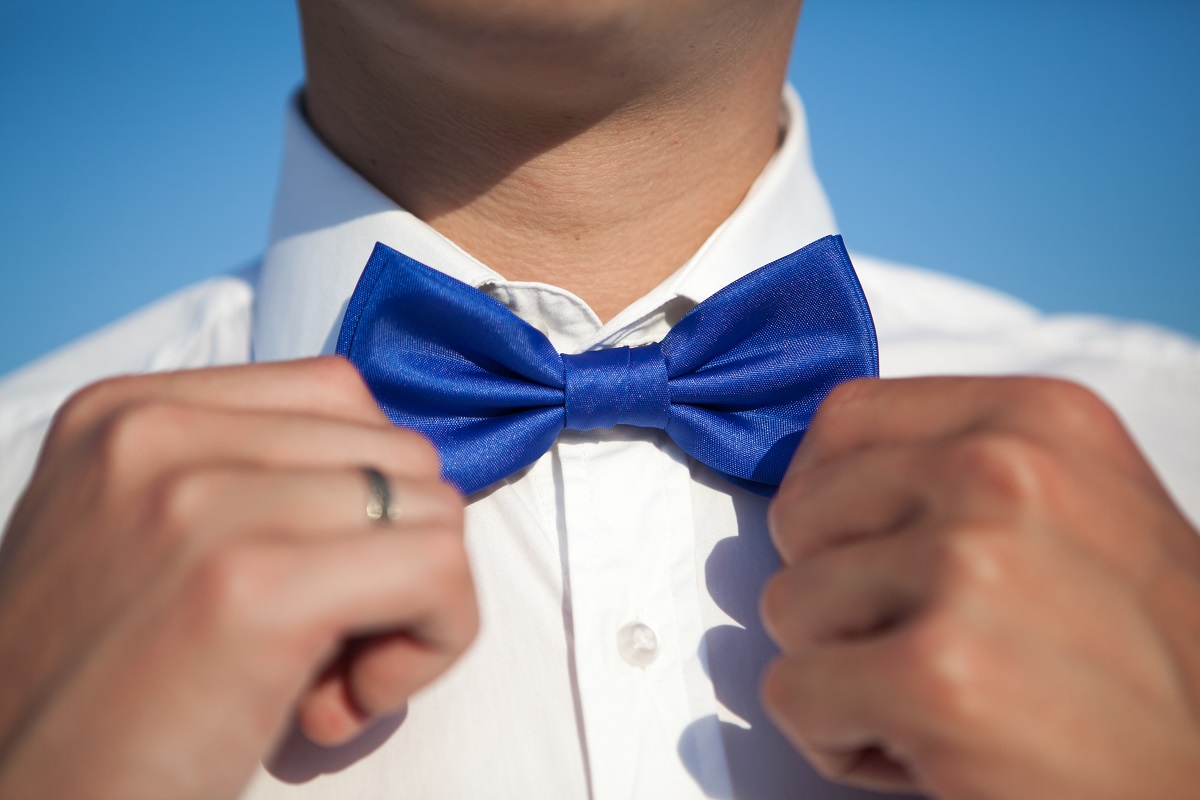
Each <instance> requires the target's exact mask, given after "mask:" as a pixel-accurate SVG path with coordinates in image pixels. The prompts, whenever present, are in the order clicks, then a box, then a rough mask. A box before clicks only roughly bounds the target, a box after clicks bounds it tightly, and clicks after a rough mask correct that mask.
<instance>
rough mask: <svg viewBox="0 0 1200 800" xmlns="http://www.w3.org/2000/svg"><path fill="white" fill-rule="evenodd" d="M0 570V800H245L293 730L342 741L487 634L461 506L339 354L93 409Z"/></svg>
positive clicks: (168, 377) (182, 384) (105, 388)
mask: <svg viewBox="0 0 1200 800" xmlns="http://www.w3.org/2000/svg"><path fill="white" fill-rule="evenodd" d="M361 464H373V465H376V466H377V468H378V469H380V470H381V471H383V472H384V473H385V474H387V475H388V476H390V482H391V485H392V486H393V488H394V491H395V492H396V493H397V495H398V497H399V501H400V503H401V504H402V508H403V516H402V517H401V519H400V520H399V521H397V522H394V523H390V524H389V525H388V526H386V527H378V526H373V525H372V524H371V523H370V522H369V520H368V519H367V516H366V512H365V509H366V504H367V499H368V492H367V489H366V484H365V481H364V479H363V477H362V475H361V474H360V473H359V470H358V467H359V465H361ZM0 570H2V571H0V652H3V653H5V654H8V655H6V656H5V657H4V659H3V660H2V661H0V679H2V680H3V684H4V686H5V691H4V692H3V693H0V797H88V798H91V797H105V798H109V797H111V798H143V797H144V798H166V797H170V798H187V797H196V798H220V797H230V798H232V797H236V796H238V794H239V793H240V791H241V789H242V787H243V786H244V785H245V783H246V781H247V780H248V779H249V777H250V775H251V774H252V772H253V770H254V768H255V766H256V764H257V763H258V762H259V760H260V759H261V758H262V757H263V756H264V755H265V754H267V753H268V752H269V751H270V750H271V749H272V747H273V745H274V743H275V742H276V741H278V740H279V738H280V737H281V736H282V734H283V733H284V730H285V728H286V726H287V724H288V722H289V720H290V719H291V718H292V716H293V715H294V716H295V717H296V720H297V722H298V724H299V725H300V727H301V729H302V730H303V731H304V732H305V733H306V734H307V735H308V736H309V737H310V738H311V739H313V740H315V741H317V742H323V743H336V742H340V741H343V740H345V739H347V738H349V737H351V736H353V735H354V734H355V733H356V732H358V731H359V730H360V729H361V728H362V727H363V726H364V725H365V724H366V722H367V721H368V720H369V719H370V718H371V717H372V716H375V715H379V714H383V713H387V712H390V711H394V710H396V709H398V708H400V707H401V706H403V704H404V702H405V700H407V698H408V697H409V696H411V695H412V693H413V692H415V691H416V690H417V689H418V688H420V687H421V686H423V685H425V684H426V683H428V682H429V681H430V680H432V679H433V678H434V677H436V676H437V675H438V674H440V673H441V672H442V671H443V670H445V668H446V667H447V666H449V664H450V663H451V661H453V659H454V658H455V657H456V656H458V655H459V654H460V653H462V652H463V650H465V648H466V647H467V645H468V644H469V643H470V641H471V640H472V638H473V637H474V635H475V631H476V629H477V627H478V614H477V611H476V608H475V596H474V591H473V588H472V583H471V577H470V570H469V567H468V565H467V560H466V555H465V552H464V550H463V542H462V499H461V498H460V497H459V496H458V494H457V493H456V492H455V491H454V490H453V489H451V488H449V487H448V486H446V485H445V484H443V483H442V482H441V480H440V478H439V465H438V459H437V456H436V454H435V453H434V451H433V448H432V447H431V446H430V445H429V444H428V443H427V442H426V441H425V440H424V439H422V438H421V437H420V436H418V435H416V434H414V433H411V432H409V431H404V430H399V429H396V428H394V427H392V425H391V424H390V423H389V422H388V421H387V419H386V418H385V417H384V416H383V414H382V413H381V412H380V411H379V409H378V407H377V406H376V405H375V402H374V400H373V399H372V398H371V396H370V393H369V392H368V391H367V389H366V388H365V386H364V385H363V384H362V381H361V380H360V379H359V377H358V374H357V373H356V372H355V370H354V368H353V367H352V366H350V364H349V363H348V362H346V361H343V360H341V359H337V358H323V359H315V360H311V361H297V362H290V363H284V364H272V365H256V366H250V367H232V368H222V369H211V370H198V371H193V372H178V373H168V374H163V375H153V376H146V377H135V378H117V379H113V380H110V381H105V382H102V383H100V384H96V385H94V386H91V387H89V388H87V389H85V390H83V391H82V392H81V393H79V394H78V395H76V396H75V397H74V398H72V399H71V400H70V401H68V402H67V404H66V405H65V406H64V407H63V409H62V410H61V411H60V412H59V414H58V417H57V418H56V420H55V422H54V425H53V426H52V428H51V430H50V434H49V438H48V439H47V441H46V445H45V448H44V451H43V454H42V457H41V461H40V463H39V465H38V468H37V471H36V473H35V475H34V478H33V481H32V483H31V485H30V486H29V488H28V490H27V492H26V494H25V496H24V498H23V499H22V501H21V503H20V505H19V507H18V508H17V510H16V512H15V514H14V517H13V520H12V522H11V525H10V527H9V529H8V532H7V536H6V539H5V542H4V550H3V561H2V565H0ZM16 654H19V656H17V655H16ZM64 763H69V764H70V765H71V769H68V770H64V769H63V768H62V765H63V764H64Z"/></svg>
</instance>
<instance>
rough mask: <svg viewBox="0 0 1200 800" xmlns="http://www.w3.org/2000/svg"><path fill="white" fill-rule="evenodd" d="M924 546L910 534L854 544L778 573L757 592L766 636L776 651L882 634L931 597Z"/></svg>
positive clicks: (923, 541) (928, 561)
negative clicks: (761, 590) (768, 636)
mask: <svg viewBox="0 0 1200 800" xmlns="http://www.w3.org/2000/svg"><path fill="white" fill-rule="evenodd" d="M927 540H928V537H924V536H922V535H921V534H920V533H919V532H916V531H906V532H904V533H899V534H896V535H894V536H889V537H886V538H883V539H868V540H859V541H857V542H854V543H851V544H847V545H845V546H842V547H838V548H836V549H833V550H827V551H823V552H821V553H819V554H817V555H815V556H813V557H812V558H809V559H807V560H804V561H801V562H800V563H798V564H796V565H794V566H791V567H786V568H784V569H782V570H780V571H779V572H778V573H776V574H775V575H774V576H773V577H772V578H771V580H770V581H769V582H768V583H767V585H766V588H765V589H764V591H763V596H762V604H761V605H762V618H763V625H764V627H765V628H766V630H767V633H768V634H769V635H770V636H771V638H772V639H773V640H774V641H775V643H776V644H777V645H778V646H779V649H780V650H782V651H783V652H784V653H795V652H798V651H801V650H803V649H805V648H810V647H814V646H819V645H821V644H824V643H828V642H830V641H834V640H849V639H862V638H867V637H871V636H881V635H886V634H887V633H888V632H890V631H892V630H893V629H895V628H896V627H897V626H899V625H903V624H904V622H905V620H907V619H909V618H910V617H911V616H912V615H913V614H915V613H918V612H919V610H920V609H921V608H922V607H923V606H924V605H925V603H926V602H927V600H928V596H929V594H930V592H931V591H932V587H933V585H934V582H933V581H932V580H931V579H930V575H929V573H930V570H931V565H932V564H933V563H935V562H934V560H933V559H931V558H930V557H929V556H928V553H927V551H928V547H927Z"/></svg>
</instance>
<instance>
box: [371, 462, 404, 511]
mask: <svg viewBox="0 0 1200 800" xmlns="http://www.w3.org/2000/svg"><path fill="white" fill-rule="evenodd" d="M361 471H362V474H363V477H364V478H365V479H366V481H367V519H369V520H370V521H371V522H372V523H374V524H375V525H386V524H388V523H389V522H395V521H396V520H398V519H400V514H401V508H400V504H399V503H398V502H396V498H395V496H394V495H393V494H392V486H391V484H390V483H389V482H388V479H387V477H386V476H385V475H384V474H383V473H382V472H380V471H379V470H377V469H375V468H374V467H362V468H361Z"/></svg>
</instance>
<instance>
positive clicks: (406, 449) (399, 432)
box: [393, 428, 442, 477]
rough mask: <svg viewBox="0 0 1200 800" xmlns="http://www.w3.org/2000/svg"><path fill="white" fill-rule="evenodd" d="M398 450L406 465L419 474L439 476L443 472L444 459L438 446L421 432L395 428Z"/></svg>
mask: <svg viewBox="0 0 1200 800" xmlns="http://www.w3.org/2000/svg"><path fill="white" fill-rule="evenodd" d="M393 431H394V433H393V435H394V436H395V437H396V441H397V443H398V446H397V452H398V453H399V454H400V455H399V457H400V458H401V459H402V460H403V461H404V465H405V467H406V468H407V469H408V470H409V471H411V472H415V473H416V474H419V475H428V476H431V477H433V476H437V475H440V474H441V472H442V459H441V457H440V456H439V455H438V451H437V448H436V447H434V446H433V444H432V443H431V442H430V441H429V440H428V439H426V438H425V437H424V436H422V435H421V434H419V433H417V432H416V431H413V430H409V429H407V428H394V429H393Z"/></svg>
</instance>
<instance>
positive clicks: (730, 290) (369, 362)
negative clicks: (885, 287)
mask: <svg viewBox="0 0 1200 800" xmlns="http://www.w3.org/2000/svg"><path fill="white" fill-rule="evenodd" d="M337 352H338V354H340V355H342V356H345V357H346V358H348V359H349V360H350V361H351V362H352V363H353V364H354V365H355V366H356V367H357V368H358V370H359V372H360V373H361V374H362V376H363V378H364V380H365V381H366V383H367V386H369V387H370V389H371V391H372V392H373V393H374V395H375V398H376V400H377V401H378V403H379V405H380V407H381V408H382V409H383V411H384V413H385V414H387V416H388V418H389V419H390V420H391V421H392V422H393V423H395V424H396V425H400V426H403V427H406V428H412V429H414V430H417V431H419V432H421V433H423V434H424V435H425V436H427V437H428V438H429V439H430V441H432V442H433V444H434V446H435V447H436V448H437V449H438V452H439V453H440V455H441V458H442V470H443V474H444V476H445V478H446V480H448V481H449V482H450V483H452V484H454V485H455V486H456V487H458V489H459V490H461V491H462V492H463V493H464V494H471V493H473V492H476V491H479V490H480V489H483V488H485V487H487V486H490V485H491V484H493V483H495V482H496V481H499V480H502V479H503V478H505V477H507V476H508V475H511V474H512V473H514V472H517V471H518V470H520V469H523V468H524V467H526V466H528V465H529V464H531V463H533V462H534V461H535V460H537V459H538V458H539V457H541V455H542V454H543V453H545V452H546V451H547V450H548V449H549V448H550V446H551V445H552V444H553V443H554V440H555V438H556V437H557V436H558V434H559V432H560V431H562V430H563V429H564V428H572V429H576V430H590V429H594V428H609V427H612V426H614V425H636V426H640V427H651V428H661V429H663V430H665V431H666V432H667V434H668V435H669V436H670V437H671V438H672V440H673V441H674V442H675V443H676V444H677V445H679V447H680V448H681V449H682V450H683V451H684V452H686V453H687V454H688V455H690V456H691V457H693V458H695V459H697V460H699V461H701V462H702V463H704V464H705V465H707V466H708V467H709V468H711V469H713V470H714V471H716V472H717V473H719V474H720V475H722V476H723V477H725V478H726V479H728V480H730V481H732V482H734V483H737V484H738V485H741V486H743V487H745V488H747V489H750V490H751V491H754V492H757V493H759V494H763V495H768V496H769V495H771V494H774V492H775V490H776V488H777V487H778V486H779V482H780V481H781V480H782V478H783V474H784V472H785V471H786V469H787V466H788V462H789V461H790V460H791V457H792V454H793V453H794V452H795V449H796V447H797V446H798V445H799V443H800V439H801V437H802V436H803V435H804V432H805V431H806V430H807V429H808V425H809V422H810V420H811V419H812V416H813V414H814V413H815V412H816V409H817V407H818V406H819V405H820V404H821V401H822V400H824V399H825V396H826V395H827V394H828V393H829V392H830V390H832V389H833V387H835V386H836V385H838V384H839V383H842V382H843V381H847V380H851V379H854V378H863V377H878V375H879V356H878V346H877V343H876V339H875V327H874V325H873V324H872V321H871V314H870V310H869V309H868V307H867V302H866V299H865V298H864V296H863V293H862V289H861V287H860V286H859V283H858V278H857V276H856V275H855V273H854V268H853V266H852V265H851V263H850V258H849V255H848V254H847V253H846V249H845V246H844V245H843V243H842V238H841V237H840V236H827V237H825V238H823V239H819V240H817V241H816V242H813V243H812V244H810V245H807V246H806V247H803V248H801V249H800V250H797V251H796V252H794V253H792V254H791V255H788V256H784V257H783V258H781V259H779V260H777V261H774V262H772V263H771V264H768V265H767V266H765V267H762V268H760V269H758V270H755V271H754V272H751V273H750V274H748V275H746V276H744V277H743V278H741V279H739V280H737V281H734V282H733V283H731V284H729V285H728V286H726V287H725V288H723V289H721V290H720V291H718V292H716V293H715V294H713V295H712V296H711V297H709V298H708V299H707V300H705V301H703V302H702V303H700V304H698V305H697V306H696V307H695V308H693V309H692V310H691V311H690V312H689V313H688V314H686V315H685V316H684V317H683V318H682V319H681V320H680V321H679V322H678V323H677V324H676V325H675V327H674V328H672V329H671V331H670V332H669V333H668V334H667V335H666V336H665V337H663V340H662V342H660V343H655V344H650V345H644V346H640V347H632V348H631V347H616V348H610V349H606V350H594V351H589V352H585V353H579V354H568V355H563V354H560V353H559V352H558V351H556V350H555V349H554V346H553V345H552V344H551V343H550V340H549V339H547V338H546V337H545V335H543V334H542V333H541V332H540V331H538V330H537V329H535V328H534V327H532V326H531V325H529V324H528V323H526V322H525V321H524V320H522V319H521V318H519V317H518V316H516V315H515V314H513V313H512V312H511V311H510V310H509V309H508V308H506V307H505V306H504V305H503V304H501V303H500V302H499V301H497V300H495V299H494V298H492V297H490V296H488V295H487V294H485V293H484V292H482V291H480V290H478V289H476V288H474V287H472V286H468V285H467V284H465V283H462V282H460V281H457V280H455V279H454V278H451V277H449V276H447V275H444V274H442V273H440V272H438V271H437V270H434V269H431V268H429V267H427V266H425V265H424V264H421V263H419V262H417V261H414V260H413V259H411V258H409V257H407V256H405V255H403V254H402V253H399V252H396V251H395V250H392V249H391V248H389V247H387V246H385V245H383V244H377V245H376V246H375V250H374V252H373V253H372V254H371V258H370V260H369V261H368V262H367V266H366V269H365V270H364V271H363V274H362V276H361V277H360V278H359V281H358V285H357V287H356V288H355V290H354V294H353V295H352V296H351V298H350V303H349V305H348V306H347V309H346V315H345V318H344V320H343V322H342V328H341V331H340V333H339V337H338V344H337Z"/></svg>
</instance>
